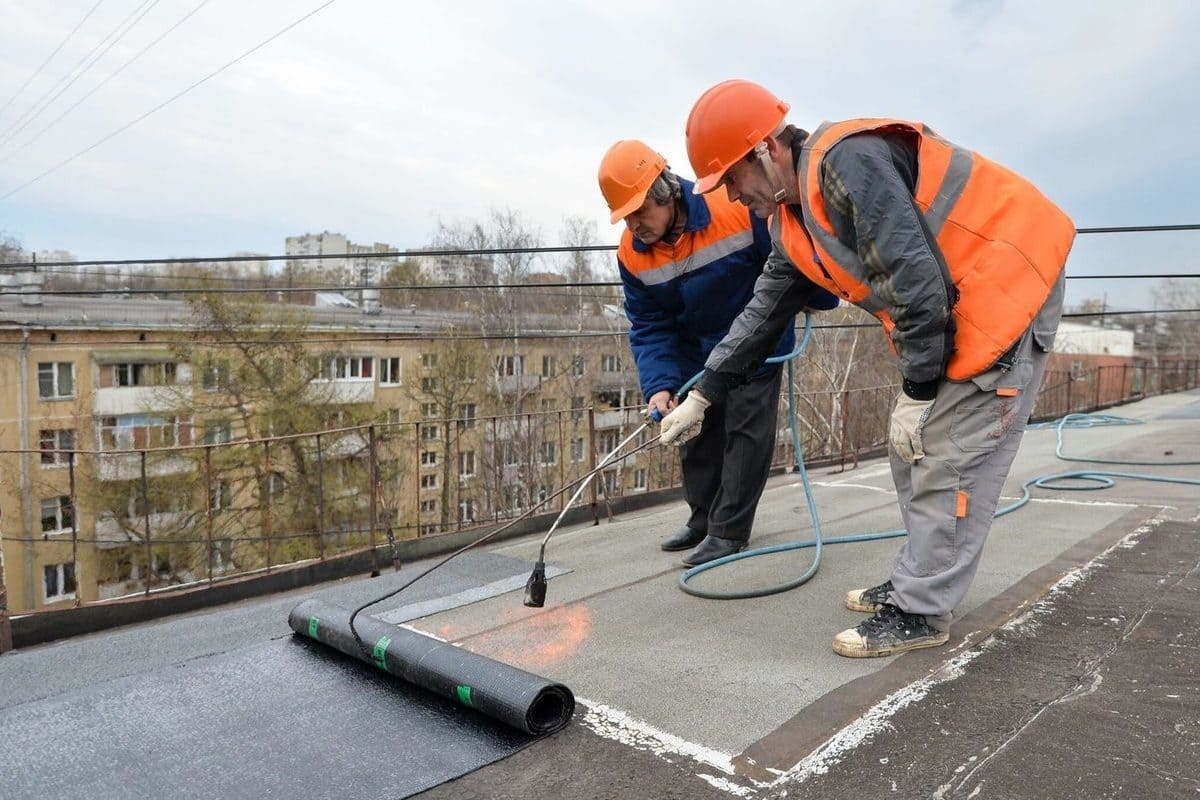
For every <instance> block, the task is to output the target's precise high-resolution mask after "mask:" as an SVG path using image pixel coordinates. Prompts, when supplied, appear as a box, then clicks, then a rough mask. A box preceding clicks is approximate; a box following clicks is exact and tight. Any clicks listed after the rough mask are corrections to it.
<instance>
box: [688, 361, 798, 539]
mask: <svg viewBox="0 0 1200 800" xmlns="http://www.w3.org/2000/svg"><path fill="white" fill-rule="evenodd" d="M781 375H782V370H781V369H780V368H779V367H777V366H776V367H772V368H771V370H770V372H768V373H766V374H764V375H758V376H756V377H754V378H751V379H750V381H748V382H747V383H745V384H743V385H742V386H739V387H737V388H736V389H732V390H731V391H730V392H729V394H728V395H727V396H726V397H725V400H724V401H723V402H721V403H714V404H713V406H712V407H711V408H709V409H708V411H707V412H705V414H704V422H703V424H702V425H701V426H700V433H699V434H697V435H696V436H695V438H693V439H691V440H690V441H688V442H686V443H685V444H684V445H683V446H682V447H680V459H681V461H682V465H683V494H684V497H685V498H686V499H687V502H688V506H690V507H691V512H692V513H691V515H690V516H689V518H688V522H687V526H688V527H689V528H691V529H692V530H694V531H700V532H703V533H707V534H709V535H710V536H719V537H721V538H722V539H733V540H736V541H739V542H745V541H748V540H749V539H750V529H751V528H752V527H754V515H755V513H756V512H757V511H758V501H759V498H761V497H762V493H763V487H764V486H765V485H766V483H767V476H768V475H769V474H770V472H771V456H772V455H773V454H774V453H775V431H776V428H777V427H778V425H779V422H778V417H779V385H780V381H781Z"/></svg>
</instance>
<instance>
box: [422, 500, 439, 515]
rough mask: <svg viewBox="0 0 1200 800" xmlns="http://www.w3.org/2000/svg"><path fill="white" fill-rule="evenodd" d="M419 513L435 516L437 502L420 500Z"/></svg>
mask: <svg viewBox="0 0 1200 800" xmlns="http://www.w3.org/2000/svg"><path fill="white" fill-rule="evenodd" d="M421 513H422V514H436V513H437V500H422V501H421Z"/></svg>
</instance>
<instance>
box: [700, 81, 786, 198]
mask: <svg viewBox="0 0 1200 800" xmlns="http://www.w3.org/2000/svg"><path fill="white" fill-rule="evenodd" d="M789 108H791V106H789V105H788V104H787V103H785V102H783V101H782V100H780V99H779V98H778V97H776V96H775V95H774V94H772V93H771V92H769V91H767V90H766V89H764V88H763V87H761V86H759V85H758V84H757V83H752V82H751V81H744V80H730V81H723V82H722V83H718V84H717V85H716V86H714V87H712V88H711V89H709V90H708V91H706V92H705V93H704V94H702V95H700V99H699V100H697V101H696V104H695V105H694V106H692V113H691V114H689V115H688V121H687V128H686V133H685V136H686V137H687V151H688V160H689V161H691V162H692V170H693V171H694V172H695V173H696V188H695V192H696V193H697V194H704V193H705V192H711V191H712V190H713V189H715V188H717V186H718V185H719V184H720V183H721V179H722V178H723V177H725V172H726V171H727V170H728V169H729V168H730V167H731V166H733V165H734V164H736V163H737V161H738V159H740V158H742V157H744V156H745V155H746V154H747V153H749V152H750V151H751V150H753V149H754V146H755V145H756V144H758V143H759V142H761V141H762V140H763V139H766V138H767V137H768V136H770V135H771V134H773V133H774V132H775V131H776V129H778V128H779V126H780V124H781V123H782V122H783V121H784V119H786V118H787V112H788V109H789Z"/></svg>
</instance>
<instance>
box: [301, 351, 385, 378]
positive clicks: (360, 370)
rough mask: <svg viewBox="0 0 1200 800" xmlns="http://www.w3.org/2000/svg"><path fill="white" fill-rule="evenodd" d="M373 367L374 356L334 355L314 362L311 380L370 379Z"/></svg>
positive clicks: (372, 374) (373, 370)
mask: <svg viewBox="0 0 1200 800" xmlns="http://www.w3.org/2000/svg"><path fill="white" fill-rule="evenodd" d="M374 367H375V357H374V356H334V357H332V358H327V359H322V360H318V361H315V362H314V364H313V366H312V373H313V380H318V381H346V380H370V379H371V378H372V377H373V376H374V372H375V369H374Z"/></svg>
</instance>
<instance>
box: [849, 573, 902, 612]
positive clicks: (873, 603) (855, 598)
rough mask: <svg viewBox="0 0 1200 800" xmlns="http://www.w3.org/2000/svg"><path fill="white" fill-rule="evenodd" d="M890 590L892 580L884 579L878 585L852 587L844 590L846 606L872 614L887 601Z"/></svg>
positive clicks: (852, 609)
mask: <svg viewBox="0 0 1200 800" xmlns="http://www.w3.org/2000/svg"><path fill="white" fill-rule="evenodd" d="M891 592H892V582H891V581H890V580H888V581H884V582H883V583H881V584H879V585H878V586H872V587H871V588H870V589H854V590H852V591H849V592H846V608H848V609H850V610H851V611H865V612H866V613H868V614H872V613H874V612H876V611H878V610H879V607H880V606H882V605H883V604H884V603H886V602H887V599H888V595H889V594H891Z"/></svg>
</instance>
